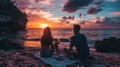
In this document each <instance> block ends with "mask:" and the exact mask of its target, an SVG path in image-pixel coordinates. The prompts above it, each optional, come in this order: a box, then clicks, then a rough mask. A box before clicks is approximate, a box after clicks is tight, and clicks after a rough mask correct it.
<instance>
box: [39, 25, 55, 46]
mask: <svg viewBox="0 0 120 67" xmlns="http://www.w3.org/2000/svg"><path fill="white" fill-rule="evenodd" d="M52 41H53V39H52V35H51V30H50V28H49V27H46V28H45V29H44V31H43V35H42V37H41V42H47V43H48V44H52Z"/></svg>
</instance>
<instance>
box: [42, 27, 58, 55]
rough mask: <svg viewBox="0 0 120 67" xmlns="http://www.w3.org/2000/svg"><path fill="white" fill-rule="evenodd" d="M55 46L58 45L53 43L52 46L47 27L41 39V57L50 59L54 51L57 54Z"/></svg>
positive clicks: (49, 31) (51, 38)
mask: <svg viewBox="0 0 120 67" xmlns="http://www.w3.org/2000/svg"><path fill="white" fill-rule="evenodd" d="M57 44H58V43H55V44H54V45H53V37H52V35H51V30H50V28H49V27H46V28H45V29H44V31H43V35H42V37H41V52H40V53H41V57H51V56H52V55H53V51H54V50H55V49H56V50H57V52H59V51H58V46H57Z"/></svg>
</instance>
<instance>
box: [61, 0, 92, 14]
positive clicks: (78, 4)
mask: <svg viewBox="0 0 120 67" xmlns="http://www.w3.org/2000/svg"><path fill="white" fill-rule="evenodd" d="M92 1H93V0H68V1H67V2H65V5H64V6H63V9H62V11H65V12H68V13H72V12H75V11H76V10H78V9H80V8H82V7H84V6H87V5H89V4H90V3H91V2H92Z"/></svg>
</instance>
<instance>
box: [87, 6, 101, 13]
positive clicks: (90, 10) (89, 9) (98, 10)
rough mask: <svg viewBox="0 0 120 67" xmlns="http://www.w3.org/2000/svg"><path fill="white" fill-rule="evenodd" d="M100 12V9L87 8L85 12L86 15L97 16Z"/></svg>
mask: <svg viewBox="0 0 120 67" xmlns="http://www.w3.org/2000/svg"><path fill="white" fill-rule="evenodd" d="M100 11H102V9H101V8H94V7H89V8H88V11H87V14H97V13H98V12H100Z"/></svg>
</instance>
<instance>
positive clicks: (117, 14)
mask: <svg viewBox="0 0 120 67" xmlns="http://www.w3.org/2000/svg"><path fill="white" fill-rule="evenodd" d="M112 15H114V16H120V12H112Z"/></svg>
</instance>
